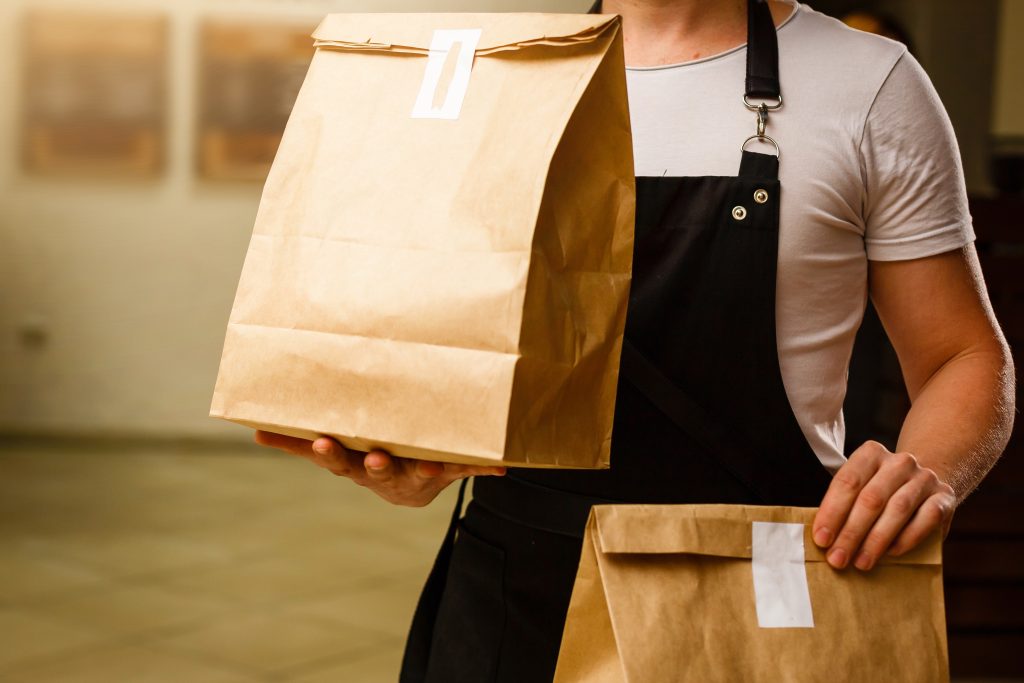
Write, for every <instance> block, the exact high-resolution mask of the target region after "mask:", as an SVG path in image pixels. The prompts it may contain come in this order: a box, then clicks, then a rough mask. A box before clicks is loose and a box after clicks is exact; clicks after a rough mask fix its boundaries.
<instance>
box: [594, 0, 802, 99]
mask: <svg viewBox="0 0 1024 683" xmlns="http://www.w3.org/2000/svg"><path fill="white" fill-rule="evenodd" d="M600 13H601V0H597V1H596V2H595V3H594V4H593V6H591V8H590V14H600ZM744 96H745V98H747V100H748V101H749V99H750V98H760V99H775V100H778V101H779V103H780V104H781V102H782V90H781V88H780V87H779V43H778V39H777V37H776V35H775V21H774V20H773V19H772V13H771V10H769V9H768V3H767V2H766V0H747V81H746V90H745V92H744ZM770 108H771V107H770Z"/></svg>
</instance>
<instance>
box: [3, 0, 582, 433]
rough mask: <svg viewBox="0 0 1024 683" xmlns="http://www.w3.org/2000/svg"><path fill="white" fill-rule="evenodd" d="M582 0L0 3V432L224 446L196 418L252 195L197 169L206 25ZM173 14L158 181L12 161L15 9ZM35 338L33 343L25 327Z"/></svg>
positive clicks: (566, 5) (551, 7) (556, 6)
mask: <svg viewBox="0 0 1024 683" xmlns="http://www.w3.org/2000/svg"><path fill="white" fill-rule="evenodd" d="M587 5H588V0H517V1H513V0H372V1H371V0H301V1H294V2H285V1H283V0H278V1H274V0H262V1H260V0H213V1H210V0H206V1H203V0H64V1H63V2H41V1H39V0H35V1H33V0H3V2H2V3H0V432H12V431H15V432H30V433H31V432H65V433H100V434H102V433H119V432H129V433H135V434H159V435H175V436H198V437H204V436H217V437H223V436H227V437H229V438H239V439H248V438H249V435H248V433H247V432H246V431H245V430H242V429H241V428H237V427H234V426H231V425H228V424H226V423H221V422H218V421H215V420H212V419H210V418H208V417H207V416H206V414H207V410H208V407H209V398H210V393H211V391H212V387H213V382H214V378H215V375H216V370H217V363H218V360H219V356H220V347H221V341H222V335H223V332H224V326H225V323H226V320H227V316H228V312H229V310H230V307H231V300H232V298H233V296H234V288H235V284H236V282H237V277H238V273H239V270H240V268H241V264H242V259H243V256H244V253H245V248H246V246H247V243H248V237H249V233H250V230H251V227H252V221H253V218H254V217H255V213H256V207H257V203H258V201H259V194H260V188H259V187H258V186H255V185H246V184H236V185H231V184H217V183H210V182H207V181H203V180H201V179H198V178H197V177H196V176H195V175H194V172H193V169H194V167H195V162H194V159H193V147H194V144H193V134H194V131H193V127H192V124H193V121H194V120H195V111H196V102H195V90H196V73H195V66H196V65H195V61H194V60H195V54H196V52H195V45H196V29H197V27H198V22H199V21H200V20H201V19H202V18H203V17H207V16H218V17H235V16H237V17H240V18H246V19H259V18H265V17H268V16H270V17H274V16H282V17H291V18H296V19H303V20H310V21H312V22H315V20H316V19H318V18H319V17H320V16H322V15H323V14H326V13H328V12H339V11H572V12H578V11H583V10H585V9H586V7H587ZM36 7H47V8H52V7H56V8H69V9H82V8H87V9H126V10H131V11H142V10H153V9H155V10H158V11H161V12H163V13H165V14H166V15H167V16H168V17H169V18H170V27H171V30H170V36H171V51H170V52H171V56H170V62H171V63H170V84H171V97H170V108H171V111H170V121H169V131H168V135H169V138H168V148H169V159H168V162H167V165H166V170H165V172H164V173H163V175H162V176H161V177H160V178H159V179H158V180H155V181H141V180H140V181H137V182H123V181H119V182H114V181H107V182H101V181H98V180H97V181H94V182H87V181H82V180H47V179H41V178H38V177H31V176H27V175H25V174H23V173H22V172H21V171H20V169H19V167H18V160H17V150H18V145H17V142H18V140H17V136H18V130H17V115H16V112H17V111H18V107H19V101H18V88H17V84H16V82H17V80H18V73H19V68H20V63H19V59H18V57H19V35H18V24H19V20H20V17H21V15H22V13H23V11H24V10H25V9H26V8H36ZM26 326H28V327H38V328H41V329H43V330H45V331H46V333H47V335H48V342H47V343H46V344H45V345H43V346H41V347H38V348H35V347H32V346H31V345H26V344H24V343H22V340H21V333H22V331H23V330H24V328H25V327H26Z"/></svg>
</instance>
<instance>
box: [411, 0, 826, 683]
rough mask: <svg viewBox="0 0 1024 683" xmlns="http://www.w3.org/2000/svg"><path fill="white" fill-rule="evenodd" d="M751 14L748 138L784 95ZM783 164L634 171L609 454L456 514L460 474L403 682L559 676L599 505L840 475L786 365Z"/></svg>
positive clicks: (484, 491) (802, 500)
mask: <svg viewBox="0 0 1024 683" xmlns="http://www.w3.org/2000/svg"><path fill="white" fill-rule="evenodd" d="M748 16H749V19H748V36H747V39H748V42H747V78H746V91H745V96H744V98H743V101H744V102H745V103H746V104H747V106H748V107H749V108H750V109H751V110H752V111H754V112H755V113H756V115H757V134H756V135H754V136H751V138H748V140H747V141H745V142H744V143H743V147H746V144H747V143H748V142H750V140H752V139H754V138H760V139H761V140H765V141H768V142H771V143H772V144H774V141H773V140H771V138H768V137H767V135H766V132H765V125H766V121H767V117H768V113H769V112H770V111H773V110H774V109H777V108H779V107H780V106H781V105H782V98H781V94H780V89H779V81H778V47H777V42H776V35H775V25H774V23H773V21H772V17H771V13H770V12H769V10H768V7H767V5H766V4H764V3H763V2H761V1H760V0H748ZM755 98H756V99H760V100H767V102H762V103H760V104H755V103H753V102H752V101H751V100H752V99H755ZM737 142H739V141H737ZM777 147H778V146H777V145H776V148H777ZM778 168H779V159H778V157H777V156H775V155H767V154H759V153H754V152H748V151H742V152H741V161H740V168H739V174H738V176H737V177H717V176H714V177H713V176H708V177H689V178H666V177H640V178H637V179H636V182H637V186H636V192H637V215H636V236H635V246H634V257H633V284H632V288H631V294H630V304H629V312H628V317H627V323H626V340H625V343H624V346H623V354H622V367H621V371H620V381H619V388H618V395H617V399H616V410H615V422H614V427H613V431H612V435H613V438H612V456H611V459H612V467H611V469H610V470H601V471H564V470H562V471H559V470H514V471H510V472H509V473H508V474H507V475H506V476H504V477H481V478H478V479H476V480H475V481H474V487H473V502H472V503H471V504H470V505H469V508H468V509H467V511H466V515H465V517H464V518H463V519H462V520H461V522H459V515H460V513H461V507H462V494H463V491H462V490H460V492H459V503H458V505H457V507H456V510H455V512H454V513H453V517H452V525H451V526H450V528H449V530H448V534H447V536H446V538H445V541H444V544H443V545H442V548H441V551H440V553H439V555H438V558H437V561H436V563H435V566H434V569H433V571H432V572H431V575H430V577H429V578H428V580H427V584H426V586H425V588H424V592H423V595H422V597H421V598H420V604H419V606H418V607H417V611H416V615H415V617H414V619H413V625H412V630H411V632H410V636H409V641H408V643H407V646H406V652H405V659H404V661H403V666H402V675H401V681H402V683H414V682H419V681H429V682H431V683H435V682H436V683H458V682H460V681H466V682H471V683H484V682H487V681H510V682H512V681H514V682H516V683H532V682H533V681H548V680H550V679H551V677H552V675H553V673H554V666H555V662H556V660H557V656H558V647H559V643H560V640H561V634H562V627H563V624H564V620H565V612H566V609H567V607H568V603H569V597H570V594H571V591H572V584H573V582H574V579H575V574H576V567H577V564H578V561H579V553H580V548H581V540H582V537H583V528H584V524H585V522H586V519H587V515H588V513H589V510H590V507H591V505H594V504H598V503H609V502H613V503H614V502H622V503H737V504H741V503H742V504H765V505H804V506H816V505H818V503H819V502H820V501H821V498H822V496H823V495H824V493H825V490H826V489H827V487H828V483H829V480H830V476H829V474H828V472H827V471H826V470H825V468H824V467H823V466H822V465H821V463H820V461H819V460H818V458H817V457H816V456H815V454H814V452H813V450H812V449H811V447H810V445H809V444H808V443H807V440H806V439H805V437H804V435H803V433H802V431H801V429H800V426H799V424H798V423H797V420H796V417H795V416H794V414H793V411H792V408H791V407H790V404H789V399H788V397H787V395H786V390H785V387H784V385H783V382H782V373H781V370H780V368H779V357H778V349H777V342H776V329H775V281H776V268H777V262H778V231H779V199H780V184H779V180H778Z"/></svg>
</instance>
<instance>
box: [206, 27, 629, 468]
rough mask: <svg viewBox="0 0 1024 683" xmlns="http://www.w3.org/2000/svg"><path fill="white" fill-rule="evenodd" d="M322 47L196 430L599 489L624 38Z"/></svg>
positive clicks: (618, 205)
mask: <svg viewBox="0 0 1024 683" xmlns="http://www.w3.org/2000/svg"><path fill="white" fill-rule="evenodd" d="M476 30H479V40H478V42H477V45H476V52H475V58H474V59H473V60H472V68H471V70H470V71H469V72H468V83H466V82H465V79H466V76H467V70H466V64H467V61H466V60H465V55H461V56H457V55H455V54H454V53H452V54H451V55H447V56H446V57H445V58H444V59H443V60H438V61H439V63H440V65H441V67H442V72H441V75H440V76H439V77H438V76H437V73H436V69H437V65H436V64H435V66H433V67H431V69H432V70H433V71H434V72H435V73H434V77H435V78H437V79H438V80H439V82H441V83H442V85H440V86H438V88H439V90H438V92H437V93H435V97H434V99H433V100H431V99H430V98H429V97H425V96H424V97H422V98H421V90H423V89H424V86H423V83H424V79H425V73H426V69H427V63H428V61H430V60H429V54H430V47H431V44H432V42H433V40H434V36H435V32H437V31H458V32H461V33H459V34H455V35H473V36H476ZM444 35H445V34H442V37H443V36H444ZM314 38H315V40H316V45H317V52H316V55H315V57H314V59H313V62H312V64H311V66H310V70H309V73H308V75H307V77H306V80H305V83H304V84H303V86H302V90H301V92H300V94H299V96H298V100H297V102H296V104H295V108H294V111H293V113H292V115H291V118H290V120H289V122H288V126H287V129H286V132H285V134H284V138H283V140H282V143H281V147H280V149H279V151H278V154H277V158H276V159H275V161H274V165H273V169H272V170H271V172H270V176H269V178H268V180H267V184H266V187H265V189H264V193H263V198H262V201H261V204H260V209H259V213H258V216H257V219H256V225H255V229H254V231H253V236H252V241H251V243H250V246H249V250H248V253H247V255H246V259H245V265H244V267H243V270H242V274H241V279H240V282H239V286H238V292H237V295H236V299H235V303H234V307H233V309H232V311H231V317H230V321H229V324H228V329H227V335H226V339H225V343H224V352H223V356H222V360H221V366H220V372H219V374H218V377H217V383H216V388H215V391H214V396H213V402H212V407H211V411H210V413H211V415H213V416H215V417H220V418H224V419H228V420H232V421H234V422H238V423H241V424H244V425H248V426H251V427H256V428H260V429H265V430H269V431H273V432H278V433H283V434H289V435H293V436H300V437H304V438H314V437H316V436H318V435H329V436H333V437H335V438H337V439H338V440H339V441H340V442H341V443H342V444H343V445H345V446H347V447H349V448H354V449H357V450H364V451H365V450H368V449H370V448H384V449H386V450H388V451H390V452H392V453H394V454H395V455H398V456H405V457H415V458H424V459H431V460H438V461H447V462H459V463H470V464H487V465H494V464H501V465H509V466H525V467H567V468H604V467H608V464H609V463H608V459H609V444H610V439H611V426H612V415H613V411H614V400H615V388H616V383H617V377H618V362H619V360H618V359H619V353H620V349H621V343H622V333H623V327H624V323H625V315H626V303H627V298H628V293H629V283H630V273H631V266H632V246H633V219H634V202H635V199H634V187H633V159H632V143H631V139H630V128H629V114H628V107H627V102H626V89H625V72H624V65H623V57H622V37H621V32H620V23H619V19H618V17H609V16H593V15H545V14H508V15H502V14H434V15H431V14H423V15H411V14H410V15H403V14H366V15H331V16H329V17H327V18H326V19H325V20H324V21H323V23H322V24H321V25H320V27H319V28H318V29H317V30H316V32H315V34H314ZM449 38H450V36H449ZM449 42H451V41H450V40H448V41H444V40H442V41H440V42H439V43H438V44H448V43H449ZM449 57H450V58H449ZM446 78H448V79H454V82H455V84H454V85H452V86H451V88H450V89H451V91H452V92H448V91H447V90H445V86H444V81H445V79H446ZM428 87H429V86H428ZM446 93H447V94H446ZM452 98H454V99H452ZM418 99H419V104H418V105H417V101H418ZM414 106H416V107H417V112H418V113H417V115H416V116H414V115H413V110H414ZM424 112H425V113H424ZM431 112H436V116H434V115H433V114H431ZM431 116H434V117H431ZM452 116H454V118H451V117H452ZM443 117H449V118H443Z"/></svg>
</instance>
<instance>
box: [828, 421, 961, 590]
mask: <svg viewBox="0 0 1024 683" xmlns="http://www.w3.org/2000/svg"><path fill="white" fill-rule="evenodd" d="M955 507H956V496H955V495H954V493H953V489H952V487H950V486H949V485H948V484H945V483H943V482H942V481H940V480H939V477H938V476H937V475H936V474H935V472H934V471H932V470H930V469H928V468H927V467H922V466H921V465H920V464H919V463H918V462H917V459H916V458H915V457H914V456H913V455H911V454H910V453H892V452H890V451H889V450H888V449H887V448H885V446H883V445H882V444H880V443H876V442H874V441H869V442H867V443H866V444H864V445H863V446H861V447H860V448H858V449H857V450H856V451H854V452H853V454H852V455H851V456H850V459H849V460H848V461H847V462H846V464H844V465H843V466H842V467H841V468H839V471H837V472H836V474H835V476H834V477H833V478H832V483H831V485H829V487H828V491H827V492H826V493H825V498H824V500H823V501H822V503H821V507H820V509H819V510H818V514H817V515H816V516H815V518H814V525H813V527H812V532H813V535H814V542H815V543H816V544H818V545H819V546H821V547H822V548H829V550H828V552H827V554H826V558H827V559H828V563H829V564H830V565H832V566H833V567H835V568H836V569H843V568H844V567H846V566H847V565H848V564H849V563H850V561H851V559H852V561H853V565H854V566H855V567H857V568H858V569H862V570H865V571H866V570H868V569H871V568H872V567H874V566H875V563H876V562H878V558H880V557H881V556H882V555H883V554H884V553H885V552H886V551H888V552H889V553H890V554H892V555H902V554H903V553H905V552H907V551H908V550H910V549H911V548H913V547H914V546H916V545H917V544H918V543H920V542H921V541H923V540H924V539H925V538H926V537H927V536H928V535H929V534H931V533H932V532H933V531H935V530H936V529H938V528H941V529H942V530H943V534H945V533H946V532H947V531H948V530H949V524H950V522H952V520H953V510H954V508H955Z"/></svg>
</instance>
